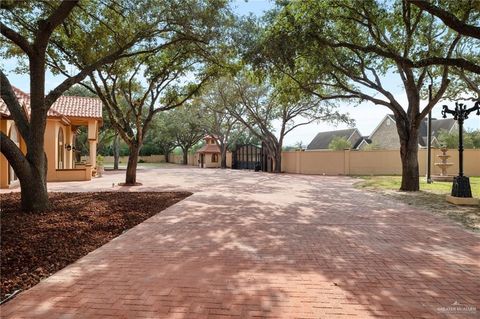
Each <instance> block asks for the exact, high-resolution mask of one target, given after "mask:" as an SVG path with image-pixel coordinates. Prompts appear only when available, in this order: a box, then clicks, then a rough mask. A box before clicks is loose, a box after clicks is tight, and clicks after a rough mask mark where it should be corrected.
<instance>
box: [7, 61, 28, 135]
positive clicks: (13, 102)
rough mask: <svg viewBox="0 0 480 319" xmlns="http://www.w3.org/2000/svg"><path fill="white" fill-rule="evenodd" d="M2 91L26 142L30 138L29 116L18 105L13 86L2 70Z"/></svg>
mask: <svg viewBox="0 0 480 319" xmlns="http://www.w3.org/2000/svg"><path fill="white" fill-rule="evenodd" d="M0 91H1V97H2V100H3V101H4V102H5V104H6V105H7V108H8V110H9V111H10V115H11V116H12V118H13V119H14V121H15V123H16V125H17V128H18V130H19V132H20V134H21V135H22V137H23V138H24V139H25V140H28V138H29V136H30V125H29V123H28V118H27V114H25V112H24V109H23V107H22V106H21V105H20V103H18V99H17V97H16V95H15V92H13V89H12V85H11V84H10V81H8V78H7V76H6V75H5V74H4V73H3V71H2V70H0Z"/></svg>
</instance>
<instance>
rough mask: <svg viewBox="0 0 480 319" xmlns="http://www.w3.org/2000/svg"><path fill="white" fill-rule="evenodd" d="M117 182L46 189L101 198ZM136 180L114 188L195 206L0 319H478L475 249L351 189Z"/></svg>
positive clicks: (415, 214)
mask: <svg viewBox="0 0 480 319" xmlns="http://www.w3.org/2000/svg"><path fill="white" fill-rule="evenodd" d="M122 177H123V176H122V175H121V173H107V176H106V177H104V178H102V179H97V180H95V181H93V182H91V183H56V184H52V185H50V189H53V190H72V191H79V190H81V189H83V190H93V189H95V190H98V189H106V190H111V183H112V181H113V182H117V181H121V179H122ZM139 179H140V181H142V182H143V183H144V185H145V186H143V187H138V188H132V189H125V188H124V189H119V188H115V189H118V190H123V191H141V190H144V189H148V190H152V189H154V190H167V189H168V190H171V189H187V190H190V191H193V192H195V194H194V195H192V196H191V197H189V198H187V199H186V200H184V201H182V202H180V203H178V204H176V205H174V206H172V207H170V208H169V209H167V210H166V211H164V212H162V213H161V214H158V215H156V216H154V217H152V218H150V219H149V220H147V221H145V222H144V223H142V224H140V225H138V226H137V227H135V228H133V229H131V230H129V231H128V232H126V233H124V234H123V235H122V236H120V237H118V238H116V239H114V240H113V241H111V242H110V243H108V244H106V245H104V246H103V247H101V248H99V249H97V250H95V251H94V252H92V253H90V254H89V255H87V256H85V257H84V258H82V259H80V260H79V261H77V262H76V263H74V264H72V265H70V266H69V267H67V268H65V269H63V270H62V271H60V272H58V273H57V274H55V275H53V276H52V277H50V278H48V279H46V280H44V281H43V282H41V283H40V284H38V285H37V286H35V287H33V288H32V289H30V290H28V291H26V292H24V293H22V294H21V295H20V296H18V297H17V298H15V299H14V300H12V301H10V302H8V303H7V304H6V305H4V306H3V307H2V308H1V316H2V318H64V319H67V318H110V319H111V318H371V317H374V318H476V317H479V316H480V293H479V292H480V244H479V243H480V240H479V238H480V236H478V234H474V233H470V232H468V231H465V230H463V229H462V228H461V227H459V226H457V225H455V224H453V223H452V222H451V221H449V220H446V219H444V218H442V217H439V216H435V215H433V214H430V213H428V212H424V211H420V210H416V209H414V208H412V207H410V206H408V205H404V204H402V203H399V202H395V201H392V200H390V199H388V198H386V197H380V196H379V195H374V194H371V193H367V192H364V191H360V190H356V189H354V188H353V187H352V183H353V180H352V179H349V178H343V177H338V178H337V177H322V176H300V175H273V174H264V173H253V172H238V171H230V170H227V171H224V170H201V169H148V170H143V171H140V172H139ZM147 185H148V186H147ZM452 304H453V306H452ZM454 307H456V308H454Z"/></svg>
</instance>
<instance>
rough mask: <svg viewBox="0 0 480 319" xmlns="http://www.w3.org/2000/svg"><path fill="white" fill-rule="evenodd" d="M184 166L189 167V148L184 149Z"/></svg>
mask: <svg viewBox="0 0 480 319" xmlns="http://www.w3.org/2000/svg"><path fill="white" fill-rule="evenodd" d="M182 151H183V165H188V148H186V149H183V148H182Z"/></svg>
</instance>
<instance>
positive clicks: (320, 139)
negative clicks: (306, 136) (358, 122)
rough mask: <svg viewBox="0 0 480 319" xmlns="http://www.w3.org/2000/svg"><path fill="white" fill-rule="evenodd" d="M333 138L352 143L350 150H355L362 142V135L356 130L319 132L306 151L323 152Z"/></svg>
mask: <svg viewBox="0 0 480 319" xmlns="http://www.w3.org/2000/svg"><path fill="white" fill-rule="evenodd" d="M335 137H343V138H345V139H347V141H349V142H350V143H352V149H355V148H356V147H357V146H358V145H359V144H360V143H361V142H362V140H363V137H362V134H360V132H359V131H358V130H357V129H356V128H352V129H347V130H338V131H328V132H320V133H318V134H317V136H315V138H314V139H313V140H312V141H311V142H310V144H308V146H307V150H323V149H328V145H330V142H331V141H332V140H333V139H334V138H335Z"/></svg>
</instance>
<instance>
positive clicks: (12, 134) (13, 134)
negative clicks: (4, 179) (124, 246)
mask: <svg viewBox="0 0 480 319" xmlns="http://www.w3.org/2000/svg"><path fill="white" fill-rule="evenodd" d="M8 137H9V138H10V140H12V142H14V143H15V144H16V145H17V146H18V147H19V148H20V139H19V138H18V131H17V127H16V126H15V124H14V123H12V126H10V131H9V132H8ZM16 180H18V177H17V174H15V171H14V170H13V167H12V166H11V165H10V164H8V184H9V185H10V184H12V183H13V182H15V181H16Z"/></svg>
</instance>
